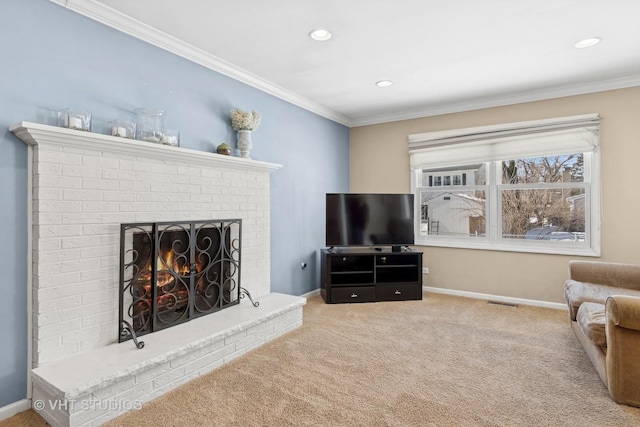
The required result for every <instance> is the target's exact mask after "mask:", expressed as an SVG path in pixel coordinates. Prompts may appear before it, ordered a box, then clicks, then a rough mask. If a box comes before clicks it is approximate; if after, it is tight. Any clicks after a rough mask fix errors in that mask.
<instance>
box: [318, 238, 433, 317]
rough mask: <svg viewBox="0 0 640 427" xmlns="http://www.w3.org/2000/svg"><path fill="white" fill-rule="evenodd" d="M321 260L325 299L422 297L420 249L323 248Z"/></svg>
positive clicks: (333, 301) (323, 296)
mask: <svg viewBox="0 0 640 427" xmlns="http://www.w3.org/2000/svg"><path fill="white" fill-rule="evenodd" d="M320 264H321V277H320V294H321V295H322V298H323V299H324V301H325V302H326V303H330V304H333V303H344V302H375V301H401V300H419V299H422V252H413V251H401V252H395V251H391V250H390V249H387V250H382V251H381V250H380V249H379V248H378V249H372V248H371V249H370V248H359V249H352V248H349V249H345V248H341V249H322V251H321V255H320Z"/></svg>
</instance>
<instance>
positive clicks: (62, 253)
mask: <svg viewBox="0 0 640 427" xmlns="http://www.w3.org/2000/svg"><path fill="white" fill-rule="evenodd" d="M79 259H82V256H81V252H80V250H79V249H68V250H58V251H43V250H40V251H38V252H35V253H34V254H33V262H37V263H48V262H61V261H70V260H79Z"/></svg>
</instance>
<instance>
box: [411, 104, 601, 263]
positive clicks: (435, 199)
mask: <svg viewBox="0 0 640 427" xmlns="http://www.w3.org/2000/svg"><path fill="white" fill-rule="evenodd" d="M598 134H599V120H598V116H597V115H586V116H577V117H567V118H560V119H552V120H544V121H535V122H521V123H514V124H508V125H500V126H490V127H483V128H473V129H461V130H457V131H446V132H433V133H427V134H419V135H411V136H410V137H409V150H410V156H411V166H412V191H413V192H414V194H415V197H416V199H415V200H416V201H418V203H416V205H417V206H416V209H419V211H418V212H420V215H416V244H417V245H426V246H449V247H463V248H476V249H495V250H512V251H523V252H540V253H558V254H571V255H585V256H599V254H600V231H599V211H600V209H599V203H600V198H599V150H598V146H599V138H598ZM436 183H437V184H436ZM432 184H433V185H432Z"/></svg>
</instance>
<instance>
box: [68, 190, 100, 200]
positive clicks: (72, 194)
mask: <svg viewBox="0 0 640 427" xmlns="http://www.w3.org/2000/svg"><path fill="white" fill-rule="evenodd" d="M62 198H63V199H64V200H71V201H73V200H78V201H100V200H102V192H100V191H95V190H83V189H71V190H64V191H63V195H62Z"/></svg>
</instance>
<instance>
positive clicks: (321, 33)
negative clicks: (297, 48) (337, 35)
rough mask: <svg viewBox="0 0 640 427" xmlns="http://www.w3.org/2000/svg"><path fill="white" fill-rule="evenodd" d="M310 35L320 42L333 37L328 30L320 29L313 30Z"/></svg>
mask: <svg viewBox="0 0 640 427" xmlns="http://www.w3.org/2000/svg"><path fill="white" fill-rule="evenodd" d="M309 37H311V38H312V39H314V40H317V41H319V42H323V41H326V40H329V39H330V38H331V33H330V32H329V31H327V30H322V29H318V30H313V31H311V32H310V33H309Z"/></svg>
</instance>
